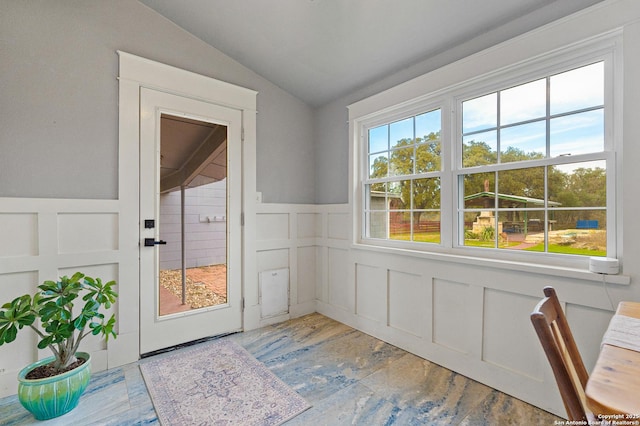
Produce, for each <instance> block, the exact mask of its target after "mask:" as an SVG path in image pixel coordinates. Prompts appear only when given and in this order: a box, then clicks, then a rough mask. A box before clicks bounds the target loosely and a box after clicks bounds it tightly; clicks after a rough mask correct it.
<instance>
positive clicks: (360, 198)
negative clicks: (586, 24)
mask: <svg viewBox="0 0 640 426" xmlns="http://www.w3.org/2000/svg"><path fill="white" fill-rule="evenodd" d="M621 38H622V37H621V34H620V33H619V32H618V31H613V32H611V33H607V34H604V35H601V36H598V37H594V38H592V39H589V40H586V41H583V42H580V43H576V44H574V45H571V46H568V47H564V48H561V49H556V50H554V51H552V52H549V53H547V54H544V55H540V56H538V57H536V58H532V59H530V60H526V61H521V62H519V63H516V64H512V65H510V66H506V67H503V68H501V69H498V70H495V71H493V72H489V73H486V74H483V75H480V76H478V77H475V78H471V79H466V80H464V81H460V82H458V83H456V84H452V85H449V86H447V87H444V88H442V89H439V90H437V91H431V92H429V93H416V95H417V96H416V97H414V98H413V99H410V100H408V101H403V102H400V103H398V104H396V105H391V106H386V107H383V108H381V109H380V110H378V111H375V112H373V113H369V114H366V115H363V116H360V117H357V118H356V119H354V120H353V121H352V129H353V136H354V139H353V143H354V146H353V155H354V168H355V170H354V173H353V177H354V183H353V184H354V190H355V192H354V199H353V203H352V205H353V215H354V225H355V226H354V241H353V243H354V245H356V246H360V247H367V248H373V249H376V250H383V251H386V250H394V251H395V250H402V251H403V252H406V253H411V254H414V255H420V254H424V255H426V256H429V255H430V254H434V255H440V254H444V255H454V256H462V257H465V258H480V259H483V258H484V259H492V260H499V261H506V262H525V263H533V264H538V265H547V266H553V267H555V266H561V267H569V268H580V269H587V265H588V256H582V255H566V254H557V253H546V252H544V253H541V252H521V251H517V250H505V249H497V248H496V249H491V248H481V249H479V248H472V247H465V246H464V245H463V244H460V242H461V239H460V232H463V231H460V229H461V226H459V225H458V208H459V207H458V197H459V195H460V192H459V191H460V189H459V188H458V185H457V182H458V176H459V175H460V174H466V173H468V172H469V169H468V168H467V169H463V168H462V167H461V161H462V160H461V158H462V157H461V154H462V152H461V151H462V143H461V141H462V126H461V120H462V102H463V101H464V100H467V99H470V98H473V97H475V96H482V95H484V94H487V93H492V92H495V91H500V90H504V89H507V88H509V87H513V86H517V85H519V84H523V83H527V82H530V81H534V80H536V79H539V78H544V77H547V76H550V75H554V74H558V73H561V72H563V71H567V70H571V69H575V68H579V67H581V66H584V65H588V64H591V63H594V62H598V61H603V62H604V69H605V85H604V91H605V93H604V111H605V124H604V127H605V135H604V151H603V152H602V153H592V154H582V155H575V156H573V158H571V159H570V160H567V159H566V158H563V157H557V158H547V159H545V160H543V163H544V164H545V165H553V164H561V163H563V162H572V163H573V162H578V161H588V160H595V159H598V160H605V161H606V164H607V205H606V209H607V213H606V214H607V257H617V255H618V253H620V252H621V246H622V230H621V224H622V221H621V219H620V215H621V212H619V211H618V209H617V208H616V207H617V206H618V205H621V197H620V195H619V194H618V191H616V188H617V186H618V185H619V182H620V179H621V164H620V163H621V157H622V156H621V153H622V134H621V133H622V96H621V94H622V83H623V80H622V58H621V48H620V46H621ZM427 76H428V75H427ZM423 77H424V76H423ZM393 90H394V89H390V90H389V91H387V92H385V93H383V94H380V95H378V96H376V99H374V103H378V104H381V105H383V104H384V103H383V102H381V101H380V99H377V98H378V97H383V96H384V95H388V97H391V98H393V96H392V95H390V93H389V92H392V91H393ZM437 108H440V109H441V117H442V127H441V144H442V161H441V163H442V174H441V185H442V186H441V242H440V244H435V243H421V242H407V241H398V240H390V239H386V240H385V239H379V238H368V237H366V235H367V230H366V226H367V225H366V220H365V206H366V205H367V204H366V203H367V201H366V199H365V197H366V194H365V192H366V191H365V190H364V189H365V182H366V180H367V179H368V173H369V165H368V157H367V156H368V152H367V151H368V149H367V146H368V141H367V138H368V130H369V129H371V128H375V127H377V126H380V125H384V124H389V123H392V122H395V121H398V120H401V119H404V118H408V117H411V116H415V115H419V114H421V113H424V112H427V111H431V110H433V109H437ZM534 163H535V162H533V161H532V162H531V164H530V165H529V164H527V165H526V167H532V166H534V165H536V164H534ZM492 167H493V169H494V170H499V169H500V168H501V167H504V168H511V167H513V164H512V163H506V164H505V165H504V166H501V165H500V164H497V165H495V166H492Z"/></svg>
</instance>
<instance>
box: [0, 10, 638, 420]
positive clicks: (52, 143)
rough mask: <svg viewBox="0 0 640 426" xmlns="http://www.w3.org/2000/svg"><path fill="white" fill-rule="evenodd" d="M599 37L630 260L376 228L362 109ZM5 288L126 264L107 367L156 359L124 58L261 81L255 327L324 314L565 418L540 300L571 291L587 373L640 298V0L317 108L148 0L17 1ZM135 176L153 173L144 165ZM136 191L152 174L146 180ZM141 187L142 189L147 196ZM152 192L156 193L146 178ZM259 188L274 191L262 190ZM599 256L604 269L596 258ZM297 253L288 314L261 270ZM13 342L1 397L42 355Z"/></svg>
mask: <svg viewBox="0 0 640 426" xmlns="http://www.w3.org/2000/svg"><path fill="white" fill-rule="evenodd" d="M598 37H606V39H607V40H612V41H611V43H610V44H611V49H614V50H615V55H616V60H615V67H616V68H617V70H618V72H619V73H618V74H617V75H618V76H619V80H620V81H618V82H617V86H616V87H617V88H618V89H616V90H617V91H616V92H615V96H616V102H617V103H616V104H615V106H616V108H615V109H614V110H613V114H614V117H613V122H614V123H615V132H616V134H615V136H614V138H615V140H616V148H615V153H616V156H617V159H618V160H617V161H618V163H617V167H616V170H615V175H614V176H611V178H612V179H615V181H616V183H615V184H616V186H615V189H616V197H615V212H616V213H615V218H616V228H615V229H614V235H613V237H614V238H615V242H614V246H615V248H616V253H615V256H616V257H617V258H618V259H619V260H620V262H621V265H622V272H621V274H620V275H616V276H607V277H603V276H600V275H596V274H592V273H590V272H589V271H588V270H587V268H586V266H584V265H583V266H582V267H566V265H562V264H560V265H554V264H552V263H545V264H537V263H536V262H535V261H532V262H528V263H527V262H509V261H501V260H500V259H495V258H493V259H491V258H487V257H475V256H461V255H459V254H456V253H448V252H446V251H441V252H436V253H433V252H423V251H412V250H406V249H402V248H393V247H372V246H370V245H367V244H364V243H362V241H360V238H359V236H360V233H361V227H360V225H361V223H360V210H359V209H360V198H361V193H360V186H359V184H358V182H357V174H358V172H357V167H358V159H357V152H356V151H355V147H354V141H353V139H352V135H353V134H354V132H355V131H357V129H355V128H354V127H353V126H354V123H356V122H357V120H358V119H360V118H362V117H365V116H367V114H370V113H372V111H376V110H380V109H383V108H385V107H387V106H389V105H395V104H400V103H402V102H407V101H408V100H410V99H413V97H415V96H416V95H415V93H416V88H417V87H420V88H423V89H420V90H426V91H435V90H437V89H438V88H439V87H442V86H447V85H452V84H455V83H456V80H455V79H457V81H466V80H468V79H472V78H474V77H475V76H477V75H485V74H491V73H495V72H496V71H497V70H499V69H501V68H502V67H508V66H514V64H519V63H525V62H526V61H527V60H528V59H529V58H533V57H539V56H544V55H545V54H548V53H549V52H554V51H557V50H559V49H564V48H566V47H567V46H569V47H570V46H573V45H576V44H580V43H584V42H585V41H589V40H592V39H594V38H596V39H597V38H598ZM0 42H1V45H0V74H1V75H2V78H1V79H0V99H1V101H0V105H1V109H0V112H1V113H0V147H1V148H2V155H0V294H2V298H1V299H2V301H3V302H4V301H5V300H10V299H11V298H13V297H16V296H18V295H20V294H23V293H25V292H27V291H32V290H34V289H35V286H36V285H37V284H38V283H39V282H41V281H43V280H45V279H51V278H53V277H56V276H59V275H62V274H70V273H73V272H75V271H76V270H80V269H81V270H83V271H85V272H87V273H88V274H89V275H98V276H103V277H105V278H108V279H116V280H117V281H118V285H119V289H118V290H119V293H120V298H119V302H118V306H117V307H116V308H115V312H116V314H117V317H118V333H119V336H118V338H117V339H116V340H113V341H110V342H109V343H108V344H106V343H104V342H99V341H97V340H96V341H91V342H88V343H87V347H86V348H85V350H87V351H89V352H91V353H92V356H93V365H94V368H95V369H96V370H102V369H106V368H111V367H115V366H118V365H122V364H125V363H129V362H132V361H135V360H137V359H138V357H139V355H140V350H139V341H140V328H139V313H140V312H139V310H140V309H139V304H140V300H143V298H144V296H145V295H143V294H141V293H140V278H139V277H140V275H139V263H138V262H139V250H140V248H139V236H140V234H139V229H138V220H139V217H138V216H137V215H136V214H135V207H134V206H135V205H137V202H138V199H137V198H136V197H135V194H137V192H134V193H133V196H132V193H131V191H130V190H129V189H130V188H128V187H129V186H131V182H129V181H123V177H127V176H131V170H136V169H137V168H138V167H139V165H138V164H137V163H136V160H137V159H136V160H132V157H128V156H127V155H125V153H126V152H129V151H128V150H133V151H135V150H136V147H131V146H124V145H123V142H122V140H121V138H120V135H119V129H120V127H119V126H120V125H121V124H122V122H123V121H126V119H127V118H126V116H124V115H121V114H122V113H121V111H120V110H119V101H120V99H119V80H118V78H119V75H120V74H119V72H120V71H119V60H120V59H121V56H119V54H118V53H117V52H127V53H128V54H132V55H136V56H139V57H142V58H147V59H150V60H152V61H157V62H159V63H162V64H167V65H170V66H172V67H176V68H180V69H184V70H188V71H190V72H193V73H196V74H200V75H203V76H207V77H211V78H213V79H216V80H219V81H223V82H226V83H230V84H233V85H236V86H239V87H243V88H247V89H251V90H254V91H256V92H257V93H258V95H257V110H258V111H259V114H257V115H256V118H255V119H256V123H255V129H253V130H254V131H255V146H254V147H253V150H252V151H249V153H248V155H249V157H248V158H246V159H245V160H246V161H245V162H244V167H245V168H246V169H245V170H244V175H243V177H244V180H245V183H246V185H245V187H244V188H243V197H244V201H245V205H244V210H243V213H244V225H243V226H244V228H243V229H244V231H243V232H244V234H243V235H244V237H243V238H244V240H243V256H244V259H243V261H244V264H245V266H244V269H243V271H242V272H243V273H242V281H243V283H242V286H243V287H242V288H243V297H244V299H245V302H244V303H245V311H244V313H243V328H244V329H252V328H257V327H260V326H263V325H266V324H270V323H275V322H278V321H282V320H285V319H287V318H291V317H297V316H301V315H304V314H307V313H311V312H320V313H322V314H324V315H327V316H329V317H331V318H334V319H336V320H338V321H341V322H343V323H345V324H348V325H350V326H353V327H355V328H357V329H359V330H362V331H364V332H366V333H369V334H371V335H374V336H376V337H378V338H380V339H383V340H385V341H387V342H390V343H392V344H394V345H397V346H399V347H402V348H404V349H406V350H409V351H411V352H413V353H415V354H417V355H419V356H422V357H424V358H426V359H429V360H431V361H433V362H436V363H438V364H440V365H443V366H445V367H447V368H450V369H452V370H454V371H457V372H459V373H461V374H464V375H466V376H469V377H471V378H473V379H475V380H478V381H480V382H482V383H485V384H487V385H489V386H492V387H495V388H497V389H499V390H501V391H503V392H505V393H508V394H511V395H513V396H515V397H517V398H520V399H522V400H524V401H527V402H529V403H531V404H534V405H536V406H538V407H541V408H543V409H545V410H549V411H551V412H554V413H556V414H559V415H564V408H563V406H562V403H561V400H560V398H559V395H558V391H557V388H556V385H555V382H554V379H553V375H552V373H551V370H550V368H549V367H548V364H547V361H546V359H545V358H544V353H543V352H542V350H541V348H540V347H539V343H538V341H537V338H536V336H535V333H534V331H533V329H532V327H531V324H530V321H529V313H530V312H531V310H532V309H533V306H534V305H535V303H536V302H537V301H538V300H539V299H540V298H541V297H542V288H543V287H544V286H546V285H553V286H555V287H556V290H557V292H558V294H559V295H560V298H561V299H562V301H563V302H564V303H565V306H564V308H565V310H566V312H567V317H568V320H569V322H570V323H571V325H572V329H573V331H574V336H575V338H576V340H577V343H578V346H579V348H580V350H581V353H582V355H583V358H584V361H585V364H586V365H587V369H589V370H590V369H591V368H592V367H593V365H594V363H595V360H596V358H597V355H598V352H599V347H600V339H601V338H602V335H603V334H604V331H605V330H606V327H607V325H608V322H609V319H610V318H611V316H612V314H613V311H614V310H615V304H617V302H618V301H620V300H635V301H638V300H640V285H639V284H638V282H637V281H638V277H639V276H640V263H639V262H636V261H635V258H636V257H637V256H638V255H640V222H639V221H638V220H637V218H636V217H635V215H634V213H633V212H636V211H638V208H639V207H640V206H638V203H639V201H638V200H639V198H638V197H637V196H636V193H637V188H636V185H637V184H636V182H638V181H639V180H640V169H639V168H638V167H637V164H638V161H640V144H638V143H637V141H638V140H639V139H640V120H637V118H636V115H637V105H638V104H639V103H640V81H639V80H638V79H637V77H636V76H638V75H640V53H639V52H640V3H638V2H636V1H635V0H606V1H604V2H602V3H599V4H597V5H595V6H593V7H590V8H587V9H585V10H583V11H581V12H579V13H576V14H574V15H571V16H569V17H566V18H562V19H560V20H558V21H556V22H553V23H551V24H549V25H546V26H544V27H540V28H538V29H535V30H533V31H531V32H528V33H526V34H525V35H523V36H520V37H517V38H515V39H512V40H509V41H507V42H504V43H501V44H498V45H496V46H493V47H491V48H490V49H487V50H485V51H483V52H480V53H478V54H474V55H471V56H469V57H466V58H464V59H462V60H460V61H457V62H454V63H451V64H449V65H445V66H444V67H442V68H440V69H438V70H434V71H429V72H426V71H425V72H424V73H421V74H420V75H418V76H417V77H415V78H411V79H407V78H405V77H403V76H402V75H394V76H389V78H388V79H385V83H384V84H386V86H384V87H381V86H380V85H376V84H374V85H371V86H369V87H366V88H363V89H361V90H359V91H357V92H354V93H349V94H345V95H344V96H343V97H342V98H340V99H338V100H335V101H333V102H331V103H329V104H327V105H324V106H322V107H319V108H315V109H314V108H311V107H310V106H308V105H305V104H304V103H303V102H301V101H300V100H298V99H296V98H295V97H293V96H292V95H290V94H288V93H286V92H285V91H283V90H282V89H280V88H278V87H277V86H275V85H274V84H272V83H270V82H269V81H267V80H265V79H264V78H262V77H260V76H259V75H257V74H256V73H254V72H253V71H252V70H250V69H247V68H246V67H244V66H242V65H240V64H239V63H237V62H235V61H234V60H232V59H230V58H229V57H227V56H225V55H224V54H223V53H221V52H220V51H218V50H216V49H214V48H212V47H211V46H209V45H207V44H205V43H204V42H202V41H201V40H199V39H197V38H195V37H193V36H192V35H190V34H188V33H187V32H185V31H184V30H182V29H180V28H179V27H177V26H175V25H174V24H172V23H170V22H169V21H167V20H166V19H164V18H163V17H161V16H160V15H158V14H156V13H155V12H153V11H152V10H150V9H149V8H147V7H145V6H144V5H142V4H140V3H138V2H136V1H132V0H114V1H109V2H78V1H58V2H31V1H24V2H23V1H20V2H19V1H6V2H2V3H1V4H0ZM133 174H135V173H133ZM134 186H136V185H134ZM137 190H138V189H137V188H136V191H137ZM143 190H144V189H143V188H140V191H143ZM256 192H260V193H261V200H262V202H258V197H256ZM585 265H586V264H585ZM282 268H288V270H289V312H288V313H287V314H283V315H280V316H276V317H269V318H262V317H261V316H260V297H259V291H258V284H259V283H258V276H259V273H260V272H263V271H268V270H277V269H282ZM19 339H21V340H20V341H19V342H18V343H17V344H13V345H12V346H10V347H0V397H1V396H6V395H11V394H13V393H15V392H16V386H17V385H16V384H15V376H16V374H17V371H19V370H20V369H21V368H22V367H23V366H24V365H25V364H26V363H28V362H31V361H32V360H35V359H36V358H38V357H42V356H44V353H43V354H40V353H34V349H33V348H34V345H33V342H34V341H35V337H34V336H29V335H20V337H19Z"/></svg>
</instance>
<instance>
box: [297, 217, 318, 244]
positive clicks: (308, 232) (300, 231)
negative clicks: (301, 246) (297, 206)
mask: <svg viewBox="0 0 640 426" xmlns="http://www.w3.org/2000/svg"><path fill="white" fill-rule="evenodd" d="M297 237H298V238H319V237H322V216H321V215H320V214H317V213H298V227H297Z"/></svg>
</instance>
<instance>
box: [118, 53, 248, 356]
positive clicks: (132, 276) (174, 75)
mask: <svg viewBox="0 0 640 426" xmlns="http://www.w3.org/2000/svg"><path fill="white" fill-rule="evenodd" d="M118 55H119V57H120V73H119V105H120V112H119V154H118V164H119V166H118V169H119V172H118V177H119V197H118V199H119V202H120V214H121V216H120V221H119V222H120V235H121V236H122V237H123V238H122V239H121V240H120V243H121V246H120V247H119V253H120V255H121V256H122V259H121V262H120V265H121V269H120V271H119V281H118V283H119V286H118V287H119V288H118V290H119V294H120V297H119V299H118V314H117V315H118V320H117V326H118V339H117V341H118V343H119V344H118V345H116V346H117V347H118V350H114V351H109V352H110V353H109V354H108V356H109V359H110V360H111V361H112V363H110V364H109V365H121V364H124V363H127V362H132V361H135V360H137V359H138V358H139V356H140V345H139V341H140V340H139V338H140V304H139V301H140V280H139V276H140V275H139V270H140V269H139V268H140V264H139V258H138V256H139V241H140V235H139V223H138V222H139V167H140V155H139V142H140V141H139V137H140V88H141V87H146V88H150V89H154V90H158V91H164V92H167V93H171V94H175V95H179V96H184V97H188V98H192V99H197V100H202V101H205V102H209V103H214V104H218V105H221V106H226V107H229V108H234V109H238V110H240V111H242V133H243V141H242V183H243V184H242V185H243V188H242V211H243V215H244V226H243V229H242V257H243V259H242V262H243V266H242V291H243V296H244V297H245V298H250V299H251V300H253V299H254V298H255V299H256V300H257V294H256V295H254V294H253V293H254V292H256V293H257V285H247V280H248V281H250V282H253V281H257V278H256V277H257V272H256V258H255V256H256V254H255V253H256V252H255V248H254V241H255V235H256V233H255V209H256V206H255V193H256V97H257V92H255V91H253V90H250V89H246V88H243V87H239V86H235V85H232V84H229V83H225V82H222V81H219V80H215V79H212V78H210V77H206V76H203V75H200V74H195V73H193V72H190V71H185V70H182V69H179V68H175V67H172V66H169V65H165V64H162V63H159V62H155V61H151V60H149V59H145V58H141V57H138V56H135V55H131V54H129V53H126V52H122V51H118ZM248 312H249V311H248V310H245V311H244V313H243V324H244V327H245V328H247V326H248V327H249V328H253V327H254V326H253V325H252V324H253V323H254V322H255V319H253V318H251V317H253V316H254V315H253V314H251V315H248V314H247V313H248ZM251 312H253V310H252V311H251Z"/></svg>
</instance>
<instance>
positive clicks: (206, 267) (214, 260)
mask: <svg viewBox="0 0 640 426" xmlns="http://www.w3.org/2000/svg"><path fill="white" fill-rule="evenodd" d="M160 131H161V142H160V144H161V149H160V192H161V193H160V202H159V220H158V221H157V222H158V223H157V224H156V226H158V227H159V235H160V240H161V241H166V245H164V244H160V245H158V247H159V257H158V266H159V271H158V291H159V294H160V298H159V300H160V306H159V311H160V315H170V314H175V313H178V312H185V311H191V310H196V309H203V308H210V307H213V306H216V305H222V304H226V303H227V293H228V287H227V266H226V265H227V241H226V238H227V222H226V220H227V128H226V127H225V126H222V125H217V124H214V123H207V122H202V121H197V120H191V119H185V118H183V117H174V116H170V115H165V114H163V115H162V120H161V129H160Z"/></svg>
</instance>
